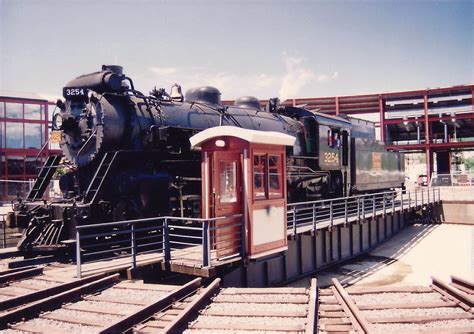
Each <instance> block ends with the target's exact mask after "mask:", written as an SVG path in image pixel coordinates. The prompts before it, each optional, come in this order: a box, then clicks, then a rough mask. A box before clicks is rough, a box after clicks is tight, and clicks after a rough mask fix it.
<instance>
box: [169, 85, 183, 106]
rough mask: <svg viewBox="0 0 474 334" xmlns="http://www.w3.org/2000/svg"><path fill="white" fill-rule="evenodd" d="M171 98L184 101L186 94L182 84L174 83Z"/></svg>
mask: <svg viewBox="0 0 474 334" xmlns="http://www.w3.org/2000/svg"><path fill="white" fill-rule="evenodd" d="M170 97H171V100H173V101H176V102H183V99H184V96H183V92H182V91H181V86H180V85H178V84H176V83H175V84H174V85H173V86H172V87H171V93H170Z"/></svg>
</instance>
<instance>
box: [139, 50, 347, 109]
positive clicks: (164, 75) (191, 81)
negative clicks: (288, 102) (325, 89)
mask: <svg viewBox="0 0 474 334" xmlns="http://www.w3.org/2000/svg"><path fill="white" fill-rule="evenodd" d="M282 60H283V64H284V71H283V74H280V75H276V74H269V73H255V74H245V73H239V72H229V71H219V70H218V69H216V68H214V67H211V66H192V67H159V66H153V67H149V68H148V70H149V73H148V75H143V76H141V78H140V79H139V81H140V82H139V84H138V85H136V86H137V87H139V89H140V88H141V89H143V90H145V89H150V88H152V87H154V86H159V87H164V88H166V89H169V88H170V87H171V86H172V85H173V84H174V83H178V84H180V85H181V86H182V87H183V89H184V91H186V90H187V89H189V88H192V87H197V86H205V85H209V86H214V87H216V88H218V89H219V90H220V91H221V93H222V98H223V99H235V98H238V97H240V96H243V95H253V96H256V97H257V98H260V99H266V98H269V97H275V96H277V95H278V96H279V97H280V99H281V100H282V101H283V100H285V99H288V98H296V97H301V96H302V94H304V95H311V96H312V95H316V94H317V91H316V90H317V87H316V86H317V85H321V84H327V83H329V82H331V81H333V80H336V79H337V78H338V76H339V73H338V72H333V73H316V72H315V71H314V70H313V69H312V68H311V66H310V65H309V64H308V62H307V61H306V59H305V58H303V57H301V56H293V55H288V54H287V53H283V54H282ZM275 72H277V71H275ZM150 74H151V75H150ZM137 79H138V78H137ZM313 91H314V92H313Z"/></svg>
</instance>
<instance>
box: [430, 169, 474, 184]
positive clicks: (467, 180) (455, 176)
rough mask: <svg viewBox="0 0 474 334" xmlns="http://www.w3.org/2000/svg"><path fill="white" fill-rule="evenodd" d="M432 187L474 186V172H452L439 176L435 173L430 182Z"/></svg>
mask: <svg viewBox="0 0 474 334" xmlns="http://www.w3.org/2000/svg"><path fill="white" fill-rule="evenodd" d="M430 186H431V187H457V186H462V187H466V186H468V187H469V186H470V187H472V186H474V172H452V173H450V174H438V173H436V172H433V174H432V176H431V181H430Z"/></svg>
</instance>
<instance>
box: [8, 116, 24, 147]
mask: <svg viewBox="0 0 474 334" xmlns="http://www.w3.org/2000/svg"><path fill="white" fill-rule="evenodd" d="M5 124H6V127H5V132H6V147H7V148H23V123H13V122H6V123H5Z"/></svg>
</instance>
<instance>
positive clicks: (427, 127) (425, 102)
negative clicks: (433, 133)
mask: <svg viewBox="0 0 474 334" xmlns="http://www.w3.org/2000/svg"><path fill="white" fill-rule="evenodd" d="M423 109H424V113H425V147H426V178H427V182H428V184H429V183H430V179H431V164H432V161H433V159H432V154H433V153H432V152H431V144H430V123H429V119H428V91H426V92H425V94H424V95H423Z"/></svg>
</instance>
